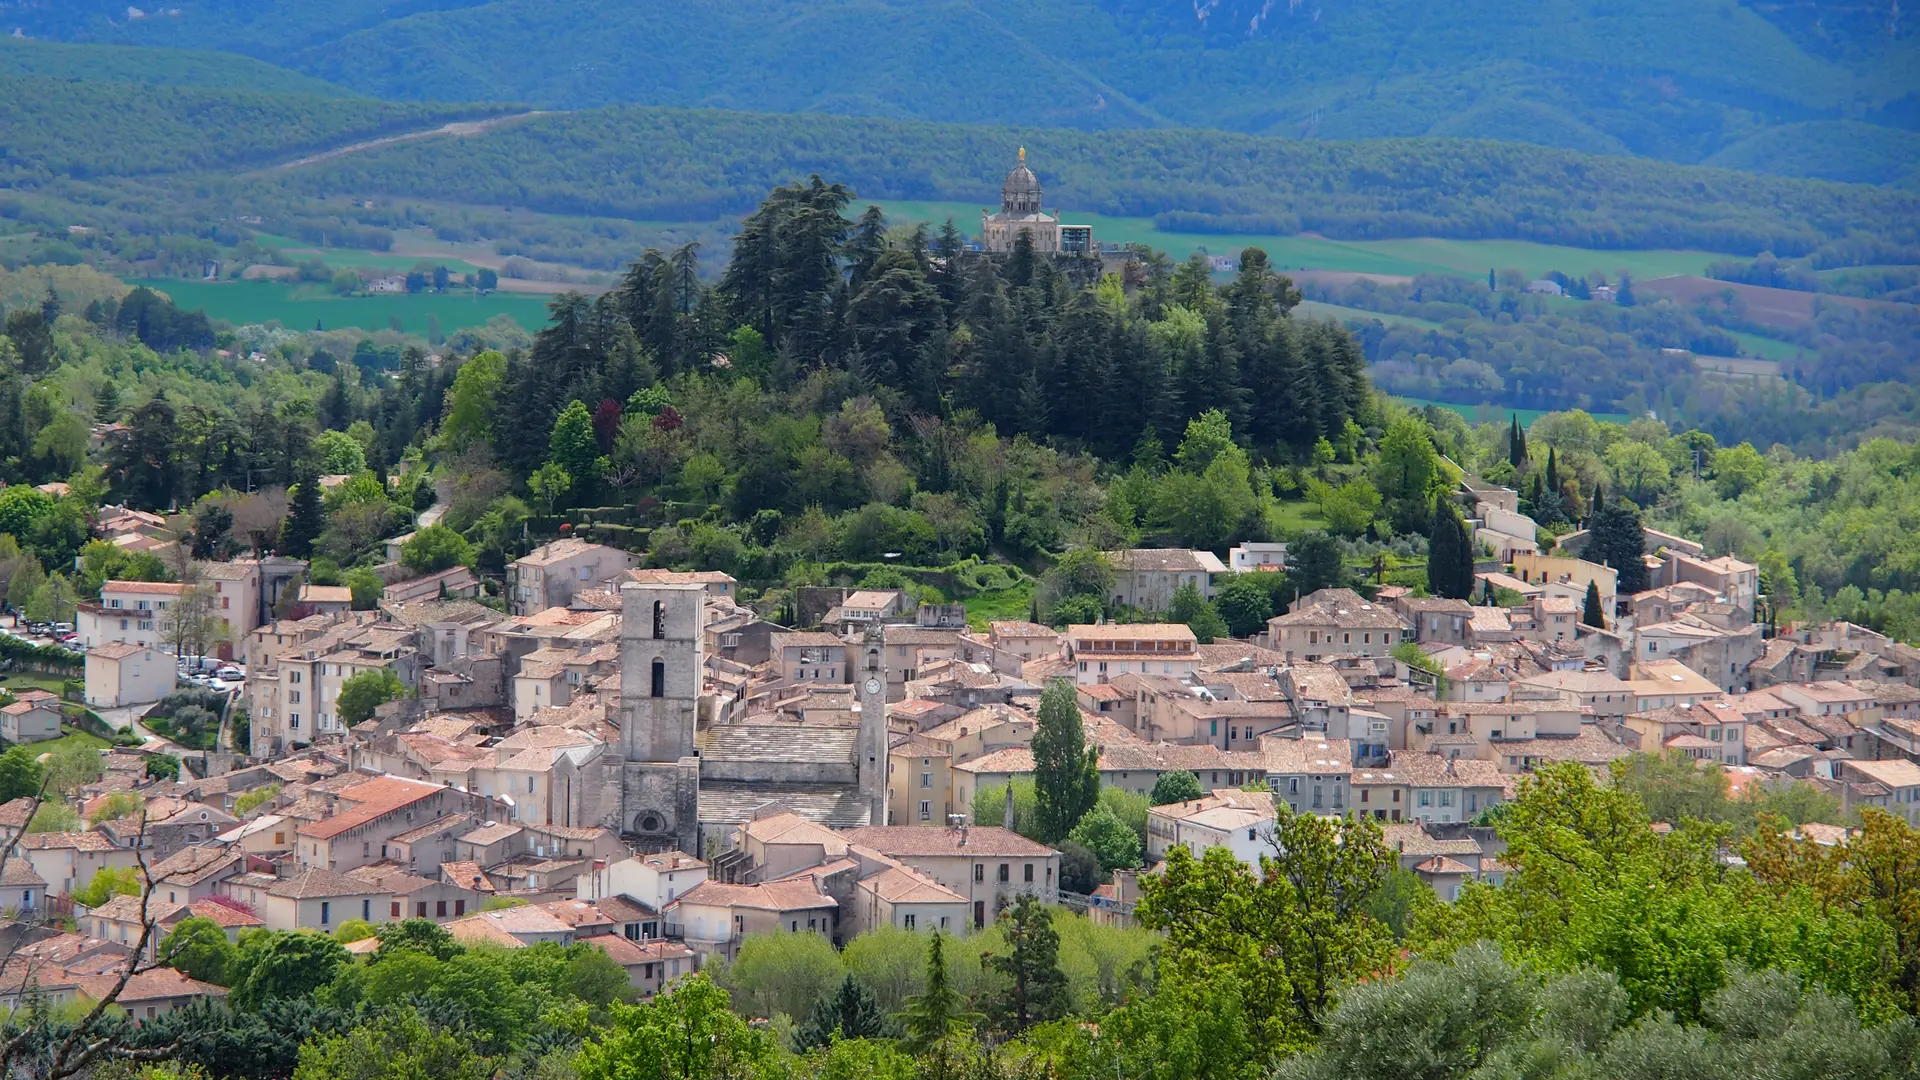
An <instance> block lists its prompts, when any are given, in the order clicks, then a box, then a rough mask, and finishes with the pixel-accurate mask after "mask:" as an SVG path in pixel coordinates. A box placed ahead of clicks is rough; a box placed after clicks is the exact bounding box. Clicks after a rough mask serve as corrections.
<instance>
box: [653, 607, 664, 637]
mask: <svg viewBox="0 0 1920 1080" xmlns="http://www.w3.org/2000/svg"><path fill="white" fill-rule="evenodd" d="M666 636H667V602H666V601H665V600H655V601H654V602H653V639H654V640H655V641H659V640H660V639H661V638H663V637H666Z"/></svg>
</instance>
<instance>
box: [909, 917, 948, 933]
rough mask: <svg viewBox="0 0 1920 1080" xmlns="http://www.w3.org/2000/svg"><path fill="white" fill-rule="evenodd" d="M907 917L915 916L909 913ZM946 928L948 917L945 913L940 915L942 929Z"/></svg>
mask: <svg viewBox="0 0 1920 1080" xmlns="http://www.w3.org/2000/svg"><path fill="white" fill-rule="evenodd" d="M907 918H909V919H911V918H913V916H911V915H909V916H907ZM946 928H947V917H946V916H945V915H942V916H940V929H942V930H945V929H946Z"/></svg>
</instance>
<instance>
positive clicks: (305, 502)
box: [280, 462, 327, 558]
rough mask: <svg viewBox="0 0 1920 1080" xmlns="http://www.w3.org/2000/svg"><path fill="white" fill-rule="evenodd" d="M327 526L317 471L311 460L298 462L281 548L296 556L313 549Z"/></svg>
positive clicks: (304, 555)
mask: <svg viewBox="0 0 1920 1080" xmlns="http://www.w3.org/2000/svg"><path fill="white" fill-rule="evenodd" d="M326 529H327V512H326V508H325V507H324V506H322V505H321V502H320V472H319V470H317V469H315V468H314V467H313V465H312V464H311V463H306V462H303V463H302V464H301V465H300V474H299V478H298V480H297V481H296V483H295V484H294V488H293V503H292V505H291V506H289V507H288V508H287V527H286V531H285V533H284V534H283V535H282V536H281V537H280V550H282V551H284V552H285V553H287V554H288V555H292V556H294V557H295V558H305V557H306V556H307V555H308V554H309V553H311V552H312V551H313V542H314V541H315V540H318V539H319V538H320V534H321V533H323V532H325V531H326Z"/></svg>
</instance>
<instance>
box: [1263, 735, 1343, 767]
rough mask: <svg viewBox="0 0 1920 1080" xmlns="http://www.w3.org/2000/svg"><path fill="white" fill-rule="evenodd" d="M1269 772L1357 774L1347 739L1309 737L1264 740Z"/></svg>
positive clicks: (1264, 751) (1264, 753) (1264, 752)
mask: <svg viewBox="0 0 1920 1080" xmlns="http://www.w3.org/2000/svg"><path fill="white" fill-rule="evenodd" d="M1260 750H1261V753H1262V754H1263V755H1264V757H1265V759H1266V765H1267V770H1268V771H1269V772H1276V773H1310V774H1314V775H1322V776H1336V775H1345V774H1347V773H1350V772H1352V771H1353V747H1352V745H1351V744H1350V743H1348V742H1347V740H1345V739H1322V738H1318V737H1315V736H1313V735H1306V736H1303V737H1301V738H1298V739H1262V740H1261V741H1260Z"/></svg>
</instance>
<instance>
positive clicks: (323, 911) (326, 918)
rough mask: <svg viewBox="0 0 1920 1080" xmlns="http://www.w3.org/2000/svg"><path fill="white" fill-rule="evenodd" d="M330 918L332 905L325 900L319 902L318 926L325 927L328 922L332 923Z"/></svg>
mask: <svg viewBox="0 0 1920 1080" xmlns="http://www.w3.org/2000/svg"><path fill="white" fill-rule="evenodd" d="M332 917H333V905H332V904H330V903H328V902H327V901H325V900H322V901H320V925H321V926H325V925H327V923H328V922H330V921H332Z"/></svg>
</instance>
